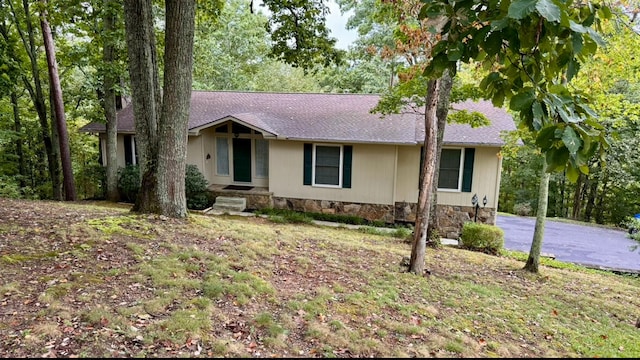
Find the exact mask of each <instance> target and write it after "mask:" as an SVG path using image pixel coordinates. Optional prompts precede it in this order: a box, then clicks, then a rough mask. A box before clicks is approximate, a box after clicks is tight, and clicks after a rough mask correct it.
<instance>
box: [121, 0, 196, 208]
mask: <svg viewBox="0 0 640 360" xmlns="http://www.w3.org/2000/svg"><path fill="white" fill-rule="evenodd" d="M165 4H166V18H165V24H166V32H165V33H166V35H165V52H164V53H165V68H164V82H165V86H164V97H163V98H162V102H161V101H160V87H159V85H158V72H157V63H158V61H157V53H156V48H155V39H154V35H153V16H152V12H151V5H152V4H151V1H150V0H143V1H134V0H126V1H125V22H126V27H127V48H128V51H129V75H130V77H131V89H132V95H133V106H134V107H133V110H134V115H135V119H136V136H139V137H140V138H139V140H140V141H139V145H140V146H139V149H140V153H139V154H140V155H141V156H140V160H141V174H142V186H141V191H140V194H139V195H138V198H137V199H136V204H135V205H134V207H133V209H132V210H133V211H137V212H144V213H158V214H163V215H166V216H171V217H184V216H186V214H187V207H186V199H185V188H184V177H185V168H186V148H187V124H188V121H189V108H190V102H191V71H192V68H193V61H192V55H193V54H192V53H193V35H194V29H195V0H188V1H187V0H184V1H179V0H167V1H166V2H165ZM160 104H162V113H161V112H160ZM160 139H161V140H162V142H160V141H159V140H160Z"/></svg>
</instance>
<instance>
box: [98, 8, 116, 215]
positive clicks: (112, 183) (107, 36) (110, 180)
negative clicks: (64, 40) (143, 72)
mask: <svg viewBox="0 0 640 360" xmlns="http://www.w3.org/2000/svg"><path fill="white" fill-rule="evenodd" d="M113 1H114V0H105V2H104V9H105V16H104V19H103V21H104V30H103V31H104V34H103V39H104V44H103V47H102V60H103V61H104V63H105V67H104V89H103V93H104V99H103V100H104V101H103V106H104V115H105V118H106V121H107V126H106V127H107V131H106V134H107V139H106V141H107V146H106V147H107V149H106V159H107V161H106V183H107V192H106V195H107V200H109V201H113V202H116V201H118V200H120V194H119V193H118V118H117V115H116V93H115V90H114V87H115V85H116V80H117V78H116V77H115V76H114V73H113V71H111V66H112V65H113V63H114V48H115V46H114V42H113V40H112V36H113V34H112V32H113V28H114V25H115V16H114V15H113V12H112V10H111V6H112V5H111V4H112V3H113Z"/></svg>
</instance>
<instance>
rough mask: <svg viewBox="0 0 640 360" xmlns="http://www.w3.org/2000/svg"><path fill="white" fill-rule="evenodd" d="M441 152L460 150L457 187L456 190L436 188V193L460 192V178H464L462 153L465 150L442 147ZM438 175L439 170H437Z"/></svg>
mask: <svg viewBox="0 0 640 360" xmlns="http://www.w3.org/2000/svg"><path fill="white" fill-rule="evenodd" d="M442 150H460V166H459V167H458V187H457V188H456V189H451V188H441V187H438V191H443V192H462V178H463V176H464V153H465V151H464V150H465V148H458V147H443V148H442ZM438 173H440V169H438Z"/></svg>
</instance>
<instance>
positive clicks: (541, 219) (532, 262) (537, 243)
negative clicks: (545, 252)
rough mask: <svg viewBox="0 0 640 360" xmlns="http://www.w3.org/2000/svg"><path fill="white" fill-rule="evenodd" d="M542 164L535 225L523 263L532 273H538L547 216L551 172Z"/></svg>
mask: <svg viewBox="0 0 640 360" xmlns="http://www.w3.org/2000/svg"><path fill="white" fill-rule="evenodd" d="M544 167H545V165H543V170H542V176H540V188H539V190H538V210H537V214H536V225H535V229H534V231H533V241H532V242H531V250H529V258H528V259H527V263H526V264H525V265H524V270H527V271H529V272H532V273H538V268H539V266H540V252H541V250H542V240H543V239H544V224H545V220H546V218H547V204H548V200H549V178H550V177H551V174H549V173H548V172H546V171H544Z"/></svg>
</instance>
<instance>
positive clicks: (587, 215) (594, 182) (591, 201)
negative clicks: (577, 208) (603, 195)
mask: <svg viewBox="0 0 640 360" xmlns="http://www.w3.org/2000/svg"><path fill="white" fill-rule="evenodd" d="M597 193H598V179H591V180H590V186H589V194H588V196H587V205H586V207H585V209H584V220H585V221H587V222H589V221H591V215H592V214H593V208H594V207H595V203H596V195H597Z"/></svg>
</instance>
